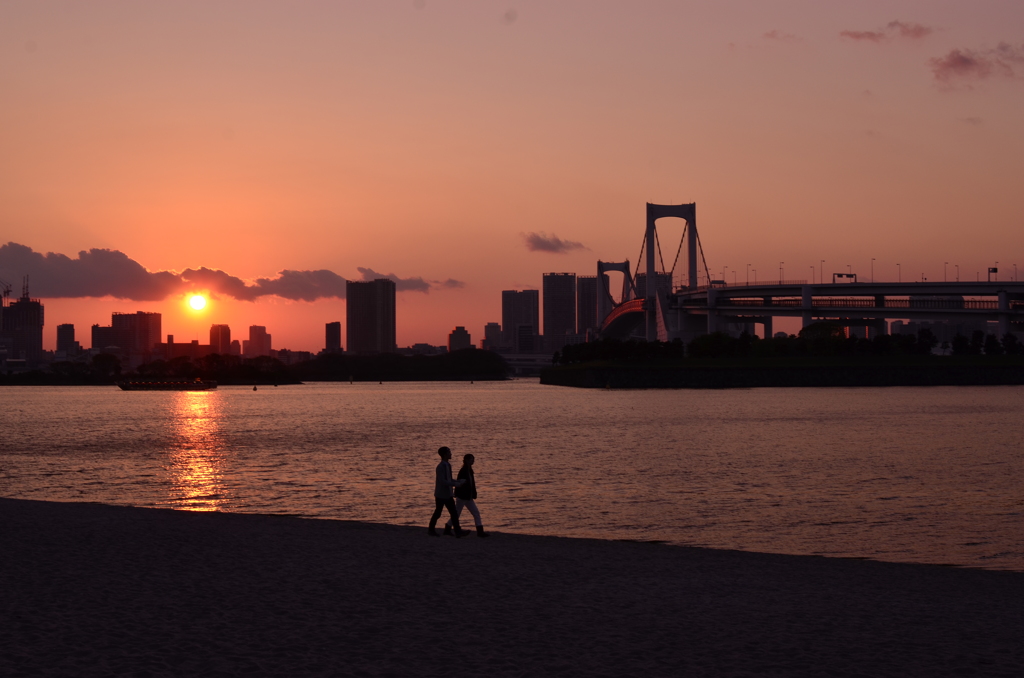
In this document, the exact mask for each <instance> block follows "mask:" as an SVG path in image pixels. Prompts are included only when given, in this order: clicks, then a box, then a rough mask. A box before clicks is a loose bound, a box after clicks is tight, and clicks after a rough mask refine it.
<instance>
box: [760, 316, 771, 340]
mask: <svg viewBox="0 0 1024 678" xmlns="http://www.w3.org/2000/svg"><path fill="white" fill-rule="evenodd" d="M761 324H762V325H764V338H765V339H771V338H772V317H771V316H770V315H766V316H765V317H764V318H762V319H761Z"/></svg>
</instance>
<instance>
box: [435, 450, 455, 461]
mask: <svg viewBox="0 0 1024 678" xmlns="http://www.w3.org/2000/svg"><path fill="white" fill-rule="evenodd" d="M437 453H438V454H439V455H440V456H441V459H443V460H445V461H448V460H449V459H451V458H452V451H451V450H449V449H448V448H447V447H442V448H440V449H439V450H438V451H437Z"/></svg>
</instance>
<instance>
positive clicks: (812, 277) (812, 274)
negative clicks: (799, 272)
mask: <svg viewBox="0 0 1024 678" xmlns="http://www.w3.org/2000/svg"><path fill="white" fill-rule="evenodd" d="M811 284H812V285H813V284H814V264H811Z"/></svg>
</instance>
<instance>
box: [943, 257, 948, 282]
mask: <svg viewBox="0 0 1024 678" xmlns="http://www.w3.org/2000/svg"><path fill="white" fill-rule="evenodd" d="M947 266H949V262H948V261H944V262H942V282H947V281H946V267H947Z"/></svg>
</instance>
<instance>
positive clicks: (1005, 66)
mask: <svg viewBox="0 0 1024 678" xmlns="http://www.w3.org/2000/svg"><path fill="white" fill-rule="evenodd" d="M928 63H929V65H930V66H931V69H932V74H933V75H934V76H935V79H936V80H938V81H939V82H940V83H942V84H944V85H953V84H955V83H958V82H966V81H970V80H985V79H987V78H990V77H992V76H998V77H1005V78H1016V77H1017V71H1018V69H1019V67H1020V66H1021V65H1022V64H1024V45H1021V46H1020V47H1015V46H1014V45H1010V44H1008V43H1005V42H1001V43H999V45H997V46H996V47H995V48H994V49H984V50H973V49H951V50H949V52H947V53H946V54H945V55H944V56H941V57H935V58H933V59H929V61H928Z"/></svg>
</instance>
